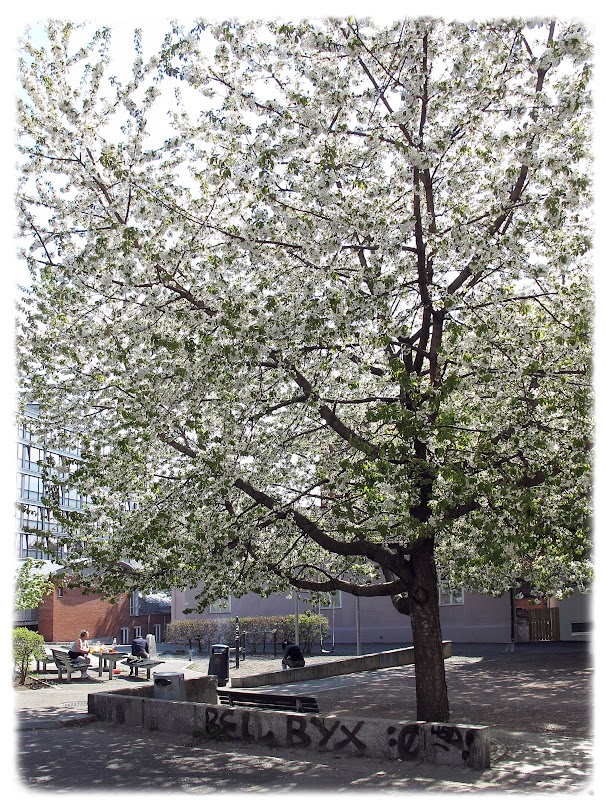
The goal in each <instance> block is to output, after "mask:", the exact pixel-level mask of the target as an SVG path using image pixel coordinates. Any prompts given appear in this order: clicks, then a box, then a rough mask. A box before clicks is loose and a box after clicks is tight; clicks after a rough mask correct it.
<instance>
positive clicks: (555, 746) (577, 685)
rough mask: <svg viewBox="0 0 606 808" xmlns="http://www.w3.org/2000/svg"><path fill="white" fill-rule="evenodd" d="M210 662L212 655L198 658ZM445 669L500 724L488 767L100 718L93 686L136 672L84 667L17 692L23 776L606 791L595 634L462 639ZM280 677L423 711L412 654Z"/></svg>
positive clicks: (110, 788) (108, 786) (314, 689)
mask: <svg viewBox="0 0 606 808" xmlns="http://www.w3.org/2000/svg"><path fill="white" fill-rule="evenodd" d="M353 650H354V652H355V648H354V649H353ZM363 651H364V652H365V653H369V652H370V651H369V650H368V649H367V648H364V649H363ZM348 653H351V649H347V648H345V647H338V648H337V649H335V654H334V656H335V657H338V656H346V655H347V654H348ZM199 662H200V660H198V663H199ZM278 662H279V661H278ZM309 662H310V664H313V660H310V661H309ZM274 664H276V661H275V660H273V659H267V658H265V659H262V660H259V659H257V660H256V659H255V658H249V659H247V660H246V662H243V663H242V664H241V670H240V673H242V672H243V669H244V666H245V665H246V668H249V667H250V668H251V669H253V668H259V667H260V666H263V665H264V666H265V669H267V668H268V666H269V667H272V666H273V665H274ZM203 665H204V660H203V659H202V665H200V664H198V667H203ZM163 670H164V671H167V670H175V671H178V670H182V671H183V672H184V674H185V676H186V677H191V676H198V675H200V671H195V670H192V669H191V667H190V661H189V659H188V658H187V656H186V655H182V656H181V657H178V658H177V657H175V658H168V657H167V658H165V667H164V666H163ZM446 670H447V682H448V689H449V699H450V704H451V720H452V721H453V722H457V723H471V724H484V723H486V724H488V725H489V726H490V727H491V738H492V767H491V768H490V769H489V770H486V771H483V772H476V771H472V770H467V769H449V768H446V767H443V766H430V765H427V764H412V763H404V762H400V761H384V760H378V759H372V758H347V757H340V756H338V755H335V754H333V753H324V754H322V753H313V752H307V751H304V750H290V749H281V748H273V749H268V748H267V747H260V746H258V747H257V746H251V745H249V744H238V743H235V742H229V743H226V742H220V741H209V740H205V741H203V742H202V741H200V740H199V739H196V738H192V737H191V736H187V735H178V734H172V733H171V734H169V733H159V732H149V731H147V730H143V729H138V728H133V727H126V726H124V725H120V726H116V725H112V724H106V723H104V722H96V721H92V722H91V717H89V716H88V715H87V712H86V699H87V695H88V693H89V692H92V691H93V690H94V691H95V692H96V691H98V690H100V689H102V690H111V689H118V688H123V687H131V686H132V684H133V681H134V680H133V679H130V678H129V677H127V676H120V677H117V678H114V679H113V680H112V681H111V682H110V681H109V680H108V679H107V677H103V678H102V679H101V680H100V681H99V680H97V681H95V677H93V681H91V682H89V681H86V680H84V681H82V682H80V680H79V679H78V678H77V677H74V679H73V681H72V683H71V684H63V685H60V686H55V687H45V688H43V689H40V690H22V691H18V692H16V694H15V707H16V723H15V732H14V739H15V754H14V762H15V772H14V783H15V787H16V788H19V789H20V790H21V791H23V793H24V795H25V797H29V796H31V797H36V796H41V797H44V799H45V801H46V800H47V799H48V798H50V797H52V795H55V794H57V793H65V792H73V791H78V790H81V789H85V790H86V794H87V800H90V799H95V798H97V797H98V798H103V797H104V796H105V798H107V796H108V795H109V794H114V795H116V796H118V795H119V796H122V795H124V794H125V793H127V792H128V791H130V790H132V791H136V792H137V793H138V794H139V796H140V797H142V796H145V800H146V802H147V801H148V798H156V797H158V795H166V796H168V794H169V793H170V795H171V799H172V798H173V797H176V796H178V795H188V794H198V793H216V792H225V791H227V792H230V791H231V792H236V793H240V792H242V793H245V794H246V795H247V796H253V795H255V794H264V795H266V797H267V798H272V797H277V796H279V795H285V794H287V795H288V797H289V800H292V799H295V798H298V796H299V795H305V794H307V793H308V792H315V791H317V792H331V794H332V795H334V796H335V797H338V796H339V795H340V796H342V797H343V798H346V797H347V796H348V795H350V796H352V797H353V796H354V795H363V794H367V793H368V792H372V791H374V790H376V791H380V792H381V794H382V798H383V797H390V796H391V797H394V798H395V797H396V796H397V795H398V794H399V793H400V792H401V791H402V790H406V791H408V792H411V791H413V792H415V791H417V792H424V793H427V794H431V793H433V792H437V793H449V794H467V793H478V794H480V793H481V794H484V795H485V796H488V795H489V794H490V795H491V796H492V795H504V794H507V793H524V794H533V795H534V796H535V797H539V796H541V797H544V796H547V795H549V796H551V797H556V796H574V797H575V799H579V798H582V797H592V796H593V795H596V794H597V793H601V791H600V792H598V788H599V777H598V776H597V775H599V771H596V770H594V767H593V761H592V758H593V731H592V723H593V700H592V678H593V676H592V674H593V659H592V656H591V654H590V652H589V650H588V648H587V646H585V645H584V644H579V643H540V644H525V645H520V644H518V645H516V646H505V645H497V644H486V645H481V646H480V645H458V644H457V645H455V646H454V647H453V656H452V657H451V658H450V659H448V660H447V661H446ZM232 672H233V663H232ZM55 680H56V676H55ZM139 681H143V680H139ZM268 689H270V688H268ZM271 689H277V688H276V686H274V687H273V688H271ZM279 689H280V691H283V692H288V691H291V692H294V691H295V690H296V691H297V692H301V693H313V694H314V695H315V696H316V698H317V699H318V703H319V706H320V711H321V712H322V713H324V712H329V713H330V714H332V715H335V714H336V715H339V714H345V713H347V714H349V715H359V716H360V717H361V718H363V717H364V716H365V715H369V716H370V715H372V716H373V717H386V718H400V717H408V718H414V698H415V697H414V669H413V668H412V667H410V666H406V667H401V668H391V669H386V670H380V671H368V672H364V673H356V674H350V675H348V676H340V677H331V678H329V679H322V680H311V681H308V682H302V683H299V684H297V685H296V686H295V685H289V686H285V685H281V686H279Z"/></svg>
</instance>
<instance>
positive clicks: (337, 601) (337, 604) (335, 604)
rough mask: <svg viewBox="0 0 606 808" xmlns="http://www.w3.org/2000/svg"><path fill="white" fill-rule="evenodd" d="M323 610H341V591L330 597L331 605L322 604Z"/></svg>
mask: <svg viewBox="0 0 606 808" xmlns="http://www.w3.org/2000/svg"><path fill="white" fill-rule="evenodd" d="M320 608H321V609H340V608H341V590H340V589H338V590H337V591H336V592H333V593H332V594H331V595H330V603H328V604H327V605H324V604H323V603H322V604H320Z"/></svg>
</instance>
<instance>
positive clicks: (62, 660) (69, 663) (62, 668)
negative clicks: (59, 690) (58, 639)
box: [51, 648, 91, 682]
mask: <svg viewBox="0 0 606 808" xmlns="http://www.w3.org/2000/svg"><path fill="white" fill-rule="evenodd" d="M51 652H52V654H53V660H54V663H55V665H56V666H57V673H58V674H59V681H62V679H63V674H64V673H65V674H67V681H68V682H71V680H72V673H78V672H80V673H81V674H83V675H84V674H88V669H89V668H90V666H91V663H90V662H74V660H73V659H70V658H69V654H68V653H67V651H60V650H59V649H58V648H51ZM84 678H86V676H85V677H84Z"/></svg>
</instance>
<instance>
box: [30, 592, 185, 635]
mask: <svg viewBox="0 0 606 808" xmlns="http://www.w3.org/2000/svg"><path fill="white" fill-rule="evenodd" d="M128 604H129V598H128V595H122V596H120V597H119V598H118V599H117V601H116V603H109V601H107V600H101V598H100V596H99V595H84V594H83V593H82V591H81V590H79V589H68V588H67V587H64V588H63V595H62V597H60V596H59V590H58V588H55V591H54V592H53V593H52V594H51V595H49V596H48V597H47V598H45V599H44V601H43V602H42V603H41V604H40V606H39V607H38V631H39V633H40V634H42V636H43V637H44V639H45V641H46V642H73V640H75V639H76V637H78V636H79V635H80V632H81V631H82V630H83V629H86V630H87V631H88V633H89V634H90V637H91V639H94V638H96V637H110V638H113V637H116V639H117V640H118V642H120V629H121V628H124V627H128V628H129V629H130V632H129V642H130V641H132V638H133V636H134V627H135V626H141V633H142V634H143V636H145V635H146V634H153V633H154V625H156V624H157V623H159V624H161V625H166V624H168V623H170V615H169V614H167V615H164V614H151V615H139V616H131V615H129V613H128V612H129V605H128ZM163 633H164V632H163Z"/></svg>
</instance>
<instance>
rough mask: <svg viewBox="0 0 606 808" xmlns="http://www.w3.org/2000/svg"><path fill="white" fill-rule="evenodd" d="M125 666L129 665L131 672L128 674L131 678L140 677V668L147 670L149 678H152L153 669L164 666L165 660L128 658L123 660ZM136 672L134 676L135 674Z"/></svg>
mask: <svg viewBox="0 0 606 808" xmlns="http://www.w3.org/2000/svg"><path fill="white" fill-rule="evenodd" d="M121 662H122V664H123V665H128V666H129V668H130V671H129V672H128V675H129V676H132V675H134V676H138V675H139V668H144V669H146V670H147V678H148V679H150V678H151V669H152V668H155V667H156V665H164V660H162V659H145V658H144V657H130V659H129V658H128V657H127V658H126V659H123V660H121ZM133 671H134V674H133Z"/></svg>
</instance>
